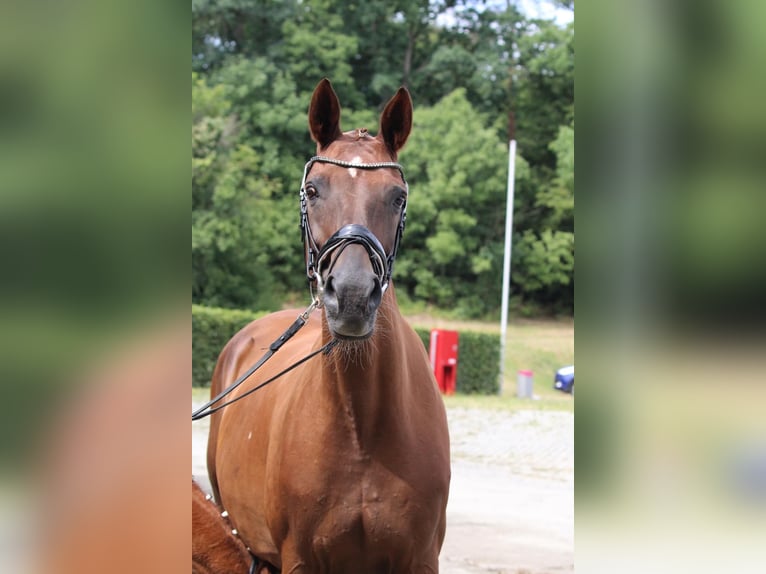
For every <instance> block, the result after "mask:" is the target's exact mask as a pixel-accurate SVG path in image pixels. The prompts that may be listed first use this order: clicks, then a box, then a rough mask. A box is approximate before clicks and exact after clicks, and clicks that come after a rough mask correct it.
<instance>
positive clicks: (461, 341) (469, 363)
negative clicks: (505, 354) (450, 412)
mask: <svg viewBox="0 0 766 574" xmlns="http://www.w3.org/2000/svg"><path fill="white" fill-rule="evenodd" d="M415 332H416V333H417V334H418V336H420V340H421V341H423V344H424V345H425V347H426V351H428V350H429V347H430V345H431V330H430V329H423V328H421V327H416V328H415ZM499 378H500V336H499V335H490V334H489V333H478V332H476V331H460V333H459V335H458V361H457V384H456V386H457V392H459V393H465V394H479V395H494V394H497V392H498V386H497V384H498V379H499Z"/></svg>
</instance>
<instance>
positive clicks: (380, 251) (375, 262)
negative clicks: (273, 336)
mask: <svg viewBox="0 0 766 574" xmlns="http://www.w3.org/2000/svg"><path fill="white" fill-rule="evenodd" d="M315 163H329V164H332V165H337V166H339V167H344V168H347V169H363V170H373V169H386V168H393V169H396V170H398V171H399V175H401V177H402V181H403V182H404V188H405V190H406V191H407V192H408V193H409V186H408V185H407V179H406V178H405V177H404V170H403V169H402V166H401V164H398V163H396V162H393V161H384V162H374V163H354V162H349V161H343V160H340V159H334V158H330V157H325V156H321V155H317V156H314V157H312V158H311V159H310V160H309V161H308V162H306V166H305V167H304V168H303V179H302V180H301V189H300V202H301V231H302V233H303V248H304V251H305V254H306V277H307V278H308V281H309V288H310V289H311V292H312V296H314V289H315V288H316V291H317V293H316V296H317V298H318V299H319V300H320V301H321V298H322V295H323V292H324V280H323V278H322V273H321V270H322V267H323V265H324V263H325V262H326V261H328V260H329V261H330V262H331V261H332V260H333V256H335V260H336V261H337V256H338V255H340V253H342V252H343V250H344V249H346V247H348V246H349V245H354V244H358V245H361V246H362V247H364V249H365V251H367V255H368V256H369V258H370V262H371V263H372V270H373V272H374V273H375V275H376V276H377V278H378V280H379V281H380V287H381V293H385V292H386V289H388V285H389V283H390V282H391V274H392V273H393V270H394V261H395V260H396V253H397V251H398V250H399V242H400V241H401V239H402V235H403V234H404V225H405V223H406V221H407V201H406V200H405V202H404V205H403V206H402V212H401V216H400V218H399V225H398V226H397V228H396V238H395V239H394V246H393V249H391V253H389V254H386V250H385V249H384V248H383V246H382V245H381V243H380V241H379V240H378V238H377V237H375V234H374V233H373V232H372V231H370V230H369V229H367V228H366V227H365V226H364V225H358V224H356V223H351V224H349V225H344V226H343V227H341V228H340V229H338V231H336V232H335V233H333V234H332V236H330V238H329V239H328V240H327V241H326V242H325V243H324V245H322V247H321V248H319V246H317V243H316V241H315V240H314V235H313V234H312V233H311V225H310V223H309V214H308V198H307V197H306V178H307V177H308V174H309V171H310V170H311V167H312V166H313V165H314V164H315ZM330 265H332V263H330Z"/></svg>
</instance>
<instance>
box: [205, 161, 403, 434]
mask: <svg viewBox="0 0 766 574" xmlns="http://www.w3.org/2000/svg"><path fill="white" fill-rule="evenodd" d="M315 163H329V164H332V165H337V166H340V167H344V168H348V169H365V170H372V169H384V168H394V169H397V170H399V174H400V175H401V176H402V181H403V182H404V187H405V189H406V190H407V191H408V192H409V185H408V184H407V180H406V179H405V177H404V170H403V169H402V166H401V165H400V164H398V163H396V162H391V161H386V162H377V163H352V162H348V161H343V160H340V159H333V158H329V157H324V156H314V157H312V158H311V159H310V160H309V161H308V162H306V166H305V167H304V168H303V179H302V180H301V189H300V203H301V230H302V232H303V244H304V248H305V250H306V275H307V277H308V279H309V288H310V290H311V295H312V302H311V305H309V306H308V307H307V308H306V310H305V311H304V312H303V313H301V314H300V315H298V318H297V319H296V320H295V321H294V322H293V323H292V325H290V326H289V327H288V328H287V330H286V331H285V332H284V333H282V334H281V335H280V336H279V337H278V338H277V339H276V340H275V341H274V342H273V343H271V345H269V349H268V350H267V351H266V353H264V355H263V356H262V357H261V358H260V359H258V362H256V363H255V364H254V365H253V366H252V367H250V368H249V369H248V370H247V372H245V373H244V374H242V375H241V376H240V377H239V378H238V379H237V380H236V381H234V383H232V384H231V385H229V386H228V387H227V388H225V389H224V390H223V391H221V392H220V393H219V394H218V395H217V396H216V397H215V398H213V399H212V400H210V401H208V402H207V403H205V404H204V405H203V406H201V407H200V408H198V409H197V410H196V411H194V412H193V413H192V421H198V420H200V419H203V418H205V417H208V416H210V415H212V414H213V413H215V412H218V411H220V410H221V409H223V408H225V407H227V406H229V405H231V404H233V403H236V402H237V401H239V400H241V399H244V398H245V397H246V396H248V395H250V394H252V393H254V392H255V391H257V390H259V389H261V388H263V387H265V386H266V385H268V384H269V383H272V382H273V381H275V380H277V379H278V378H279V377H281V376H282V375H284V374H286V373H289V372H290V371H292V370H293V369H295V368H296V367H298V366H299V365H302V364H303V363H305V362H306V361H308V360H309V359H311V358H313V357H315V356H316V355H318V354H320V353H323V354H325V355H327V354H329V353H330V351H332V349H333V347H335V345H337V344H338V340H337V339H332V340H331V341H330V342H329V343H327V344H326V345H324V346H323V347H321V348H319V349H317V350H316V351H312V352H311V353H309V354H308V355H306V356H305V357H303V358H302V359H300V360H299V361H297V362H295V363H293V364H292V365H290V366H289V367H287V368H285V369H283V370H282V371H280V372H279V373H277V374H276V375H274V376H273V377H271V378H270V379H268V380H266V381H264V382H262V383H261V384H259V385H258V386H256V387H254V388H252V389H250V390H249V391H247V392H246V393H244V394H242V395H240V396H238V397H237V398H235V399H232V400H230V401H226V402H225V403H221V404H220V405H217V406H213V405H215V404H216V403H217V402H219V401H220V400H221V399H223V398H224V397H225V396H227V395H228V394H230V393H231V392H232V391H233V390H234V389H236V388H237V387H239V386H240V385H241V384H242V383H244V382H245V381H246V380H247V379H248V378H249V377H250V376H251V375H252V374H253V373H255V371H257V370H258V369H260V368H261V367H262V366H263V364H264V363H265V362H266V361H268V360H269V359H270V358H271V357H272V356H273V355H274V353H276V352H277V351H278V350H279V349H280V347H282V345H284V344H285V343H286V342H287V341H289V340H290V339H291V338H292V337H293V335H295V334H296V333H297V332H298V331H299V330H300V329H301V328H302V327H303V326H304V325H305V324H306V322H307V321H308V318H309V316H310V315H311V313H312V312H313V311H314V310H315V309H319V308H321V307H322V300H321V299H322V295H323V293H324V286H323V282H322V276H321V273H320V269H321V266H322V263H323V262H324V261H325V260H327V259H328V258H330V259H332V255H333V253H336V252H337V255H340V253H341V252H342V251H343V250H344V249H345V248H346V247H348V246H349V245H352V244H359V245H361V246H362V247H364V248H365V250H366V251H367V255H368V256H369V258H370V262H371V263H372V268H373V271H374V272H375V274H376V275H377V276H378V279H379V280H380V284H381V293H385V292H386V289H387V288H388V285H389V282H390V281H391V273H392V272H393V269H394V260H395V259H396V252H397V251H398V250H399V242H400V241H401V238H402V234H403V233H404V224H405V222H406V220H407V202H406V201H405V203H404V206H403V207H402V214H401V216H400V218H399V225H398V227H397V230H396V238H395V240H394V247H393V249H392V250H391V253H390V254H386V250H385V249H384V248H383V246H382V245H381V243H380V241H379V240H378V238H377V237H375V234H374V233H372V231H370V230H369V229H367V228H366V227H365V226H363V225H357V224H350V225H345V226H343V227H341V228H340V229H339V230H338V231H336V232H335V233H334V234H333V235H332V236H331V237H330V238H329V239H328V240H327V241H326V242H325V244H324V245H323V246H322V247H321V249H320V248H319V247H318V246H317V244H316V241H314V236H313V235H312V233H311V226H310V225H309V219H308V200H307V198H306V177H307V176H308V173H309V170H310V169H311V166H312V165H314V164H315ZM335 259H336V261H337V256H336V258H335ZM314 284H316V286H317V291H318V295H314Z"/></svg>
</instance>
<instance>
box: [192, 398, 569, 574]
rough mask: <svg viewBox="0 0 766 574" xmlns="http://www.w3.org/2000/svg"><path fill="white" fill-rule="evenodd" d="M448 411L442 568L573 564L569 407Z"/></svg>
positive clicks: (474, 571)
mask: <svg viewBox="0 0 766 574" xmlns="http://www.w3.org/2000/svg"><path fill="white" fill-rule="evenodd" d="M193 406H194V405H193ZM447 415H448V418H449V426H450V438H451V444H452V483H451V487H450V500H449V505H448V506H447V536H446V539H445V541H444V547H443V548H442V553H441V558H440V565H441V566H440V568H441V570H440V571H441V573H442V574H486V573H492V574H544V573H558V572H573V571H574V492H573V491H574V415H573V414H572V413H564V412H548V411H534V410H528V411H518V412H506V411H491V410H484V409H462V408H453V409H448V411H447ZM207 429H208V424H207V421H206V420H205V421H199V422H195V423H193V424H192V474H193V475H194V477H195V478H196V479H197V481H198V482H199V483H200V484H201V485H202V486H203V488H205V489H209V484H208V483H207V471H206V468H205V445H206V443H207Z"/></svg>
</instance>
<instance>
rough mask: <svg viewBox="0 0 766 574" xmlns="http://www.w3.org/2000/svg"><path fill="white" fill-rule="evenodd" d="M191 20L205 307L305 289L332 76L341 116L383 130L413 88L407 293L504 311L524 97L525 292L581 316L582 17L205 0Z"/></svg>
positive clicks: (520, 289) (429, 4) (517, 256)
mask: <svg viewBox="0 0 766 574" xmlns="http://www.w3.org/2000/svg"><path fill="white" fill-rule="evenodd" d="M556 4H557V5H558V9H559V10H571V9H572V8H573V6H572V5H571V4H572V3H571V2H558V3H556ZM570 20H571V18H570ZM192 25H193V37H192V91H193V97H192V100H193V103H192V108H193V126H192V150H193V157H192V174H193V176H192V198H193V205H192V210H193V212H192V252H193V274H194V280H193V287H192V296H193V301H194V302H195V303H201V304H208V305H217V306H224V307H241V308H251V309H255V310H273V309H276V308H279V307H280V306H281V305H282V304H283V303H284V302H285V301H289V300H293V299H296V298H300V297H302V296H303V294H304V289H305V280H304V277H303V273H302V267H303V264H302V257H303V254H302V250H301V238H300V234H299V232H298V227H297V225H298V217H297V186H298V184H299V179H300V174H301V172H302V167H303V164H304V162H305V161H306V159H307V158H308V157H310V155H312V153H313V150H314V144H313V143H312V142H311V140H310V138H309V135H308V129H307V127H306V111H307V107H308V102H309V99H310V95H311V91H312V90H313V88H314V86H315V85H316V83H317V81H318V80H319V79H321V78H322V77H324V76H327V77H329V78H330V79H331V80H332V82H333V86H334V88H335V90H336V91H337V93H338V95H339V97H340V99H341V103H342V105H343V118H342V122H343V124H342V125H343V129H353V128H355V127H369V128H370V129H371V130H372V131H373V133H374V132H375V131H376V127H377V114H378V113H379V112H380V110H381V108H382V105H383V104H384V103H385V102H386V101H387V99H388V98H389V97H390V96H391V95H392V94H393V93H394V91H395V90H396V89H397V88H398V87H399V86H400V85H406V86H407V87H408V88H409V89H410V91H411V93H412V97H413V100H414V102H415V117H414V129H413V133H412V136H411V138H410V140H409V142H408V144H407V146H406V147H405V149H404V151H403V152H402V154H401V161H402V163H403V164H404V166H405V170H406V173H407V177H408V179H409V182H410V193H411V195H410V205H409V211H408V214H409V218H408V227H407V232H406V234H405V238H404V242H403V244H402V250H401V255H400V258H399V260H398V261H397V266H396V271H395V281H396V283H397V285H398V287H399V288H398V293H399V295H400V298H402V299H403V300H404V302H405V303H407V304H411V305H415V306H434V307H437V308H441V309H445V310H446V309H448V310H450V311H451V312H452V313H454V314H455V315H458V316H463V317H472V318H473V317H492V316H496V315H497V313H498V310H499V308H500V293H501V287H502V286H501V281H502V249H503V233H504V227H503V226H504V218H505V193H506V189H505V187H506V178H507V139H508V119H507V118H508V116H509V113H510V112H511V111H513V113H514V114H515V118H516V128H517V129H516V138H517V140H518V152H519V156H518V158H517V164H516V200H515V216H514V224H515V229H514V254H513V276H512V286H511V288H512V290H511V292H512V294H513V305H514V307H515V308H516V310H517V311H518V310H521V311H524V312H525V313H533V314H545V313H571V312H572V310H573V301H574V297H573V294H574V209H573V208H574V111H573V110H574V26H573V24H572V23H569V24H558V23H556V22H554V21H550V20H543V19H536V18H532V17H529V16H527V15H525V14H524V13H523V12H522V11H521V10H520V9H519V8H518V7H517V6H516V5H515V4H513V3H510V2H505V3H502V4H501V3H498V2H480V1H478V2H477V1H467V0H464V1H459V0H435V1H428V0H418V1H415V2H412V1H406V2H405V1H401V0H397V1H394V2H388V1H386V2H383V1H381V0H372V1H366V2H364V3H362V2H358V1H350V2H348V1H347V2H339V1H337V0H303V1H297V0H288V1H286V2H283V1H279V2H277V1H274V0H194V1H193V2H192Z"/></svg>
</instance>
